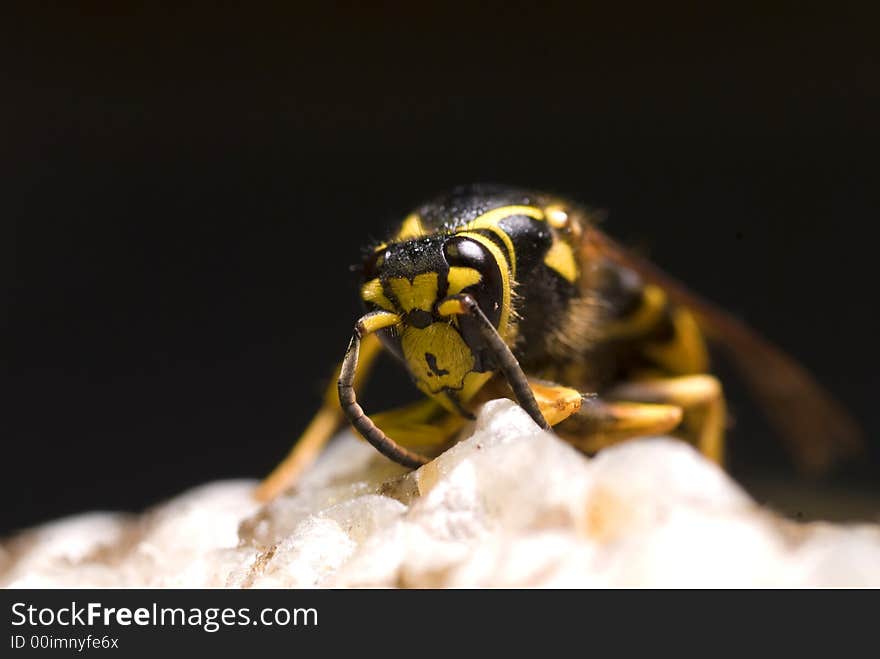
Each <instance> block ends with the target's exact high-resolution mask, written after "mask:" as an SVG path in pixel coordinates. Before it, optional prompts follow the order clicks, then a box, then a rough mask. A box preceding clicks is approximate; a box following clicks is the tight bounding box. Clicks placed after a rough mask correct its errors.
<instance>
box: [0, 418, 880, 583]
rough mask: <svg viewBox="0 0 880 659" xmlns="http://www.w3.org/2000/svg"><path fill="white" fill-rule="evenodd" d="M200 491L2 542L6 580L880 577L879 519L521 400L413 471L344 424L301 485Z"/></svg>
mask: <svg viewBox="0 0 880 659" xmlns="http://www.w3.org/2000/svg"><path fill="white" fill-rule="evenodd" d="M254 485H255V482H253V481H230V482H219V483H213V484H209V485H205V486H202V487H199V488H196V489H194V490H191V491H189V492H186V493H184V494H182V495H180V496H179V497H177V498H175V499H172V500H171V501H168V502H166V503H164V504H162V505H160V506H157V507H155V508H153V509H152V510H149V511H147V512H146V513H144V514H143V515H140V516H134V515H121V514H107V513H90V514H86V515H80V516H76V517H72V518H68V519H63V520H60V521H57V522H52V523H49V524H45V525H43V526H40V527H37V528H34V529H31V530H28V531H24V532H22V533H20V534H19V535H17V536H15V537H12V538H11V539H9V540H7V541H6V542H4V543H3V545H2V546H0V585H2V586H5V587H65V586H74V587H80V586H83V587H84V586H122V587H124V586H147V587H166V586H180V587H205V586H207V587H211V586H214V587H288V586H289V587H373V586H378V587H385V586H413V587H434V586H451V587H463V586H500V587H507V586H553V587H556V586H558V587H607V586H671V587H678V586H683V587H692V586H697V587H700V586H733V587H742V586H880V525H878V524H860V525H832V524H828V523H811V524H800V523H796V522H793V521H789V520H786V519H783V518H781V517H779V516H777V515H775V514H774V513H772V512H770V511H768V510H765V509H762V508H761V507H759V506H758V505H757V504H755V503H754V502H753V501H752V500H751V499H750V498H749V496H748V495H747V494H746V493H745V492H744V491H743V490H742V489H741V488H740V487H739V486H738V485H737V484H736V483H734V482H733V481H732V480H731V479H730V478H729V477H728V476H727V475H725V474H724V472H723V471H721V470H720V469H718V468H717V467H716V466H714V465H713V464H711V463H709V462H707V461H705V460H703V459H702V458H701V457H700V456H699V455H698V454H697V453H696V452H695V451H694V450H692V449H691V448H690V447H688V446H686V445H684V444H682V443H679V442H676V441H674V440H669V439H652V440H643V441H635V442H630V443H626V444H622V445H619V446H617V447H613V448H610V449H606V450H605V451H603V452H602V453H600V455H599V456H597V457H596V458H594V459H588V458H586V457H584V456H583V455H581V454H580V453H578V452H577V451H575V450H573V449H571V448H570V447H569V446H567V445H566V444H564V443H562V442H561V441H560V440H558V439H556V438H555V437H553V436H552V435H549V434H547V433H544V432H542V431H541V430H539V429H538V428H537V427H536V426H535V425H534V424H533V423H532V421H531V420H530V419H529V418H528V417H527V416H526V414H525V413H524V412H522V410H520V409H519V408H518V407H517V406H515V405H514V404H512V403H510V402H509V401H493V402H491V403H489V404H487V405H486V406H485V408H484V409H483V412H482V413H481V415H480V417H479V419H478V421H477V423H476V428H475V430H474V432H473V435H472V436H471V437H470V438H469V439H467V440H466V441H464V442H462V443H460V444H458V445H457V446H455V447H454V448H453V449H451V450H449V451H448V452H446V453H445V454H443V455H442V456H441V457H440V458H438V459H437V460H435V461H434V462H432V463H430V464H429V465H426V466H425V467H423V468H421V469H420V470H418V471H416V472H413V473H411V474H406V473H405V472H404V471H403V470H402V469H400V468H398V467H397V466H396V465H393V464H391V463H389V462H388V461H387V460H384V459H383V458H381V457H380V456H378V455H377V454H376V453H375V451H374V450H373V449H372V448H371V447H370V446H368V445H366V444H365V443H363V442H360V441H358V440H356V439H355V438H354V437H353V436H351V435H350V434H344V435H343V436H341V437H339V438H337V439H336V440H335V442H334V444H333V445H331V447H330V448H329V449H328V450H327V451H326V452H325V454H324V456H323V457H322V459H321V460H320V462H319V463H318V464H317V465H316V466H315V467H314V468H313V469H312V470H311V471H310V472H309V473H308V474H307V475H306V477H305V478H304V479H303V480H302V481H301V482H300V484H299V485H298V487H297V488H296V489H295V491H292V492H290V493H288V494H287V495H286V496H283V497H281V498H279V499H278V500H276V501H275V502H273V503H271V504H269V505H268V506H265V507H262V506H260V505H259V504H257V503H256V502H254V501H253V500H252V498H251V493H252V491H253V488H254Z"/></svg>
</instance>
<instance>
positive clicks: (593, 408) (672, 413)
mask: <svg viewBox="0 0 880 659" xmlns="http://www.w3.org/2000/svg"><path fill="white" fill-rule="evenodd" d="M529 386H530V387H531V389H532V392H533V393H534V395H535V400H536V401H537V403H538V406H539V407H540V408H541V413H542V414H543V415H544V418H545V419H547V422H548V423H549V424H550V425H551V426H554V430H555V431H556V432H557V434H559V436H560V437H562V438H563V439H565V440H566V441H569V442H570V443H572V444H574V445H575V446H577V447H578V448H580V449H581V450H583V451H586V452H588V453H594V452H596V451H598V450H599V449H600V448H603V447H605V446H609V445H611V444H616V443H618V442H622V441H624V440H627V439H632V438H633V437H640V436H645V435H652V434H661V433H665V432H669V431H670V430H672V429H673V428H675V427H676V426H677V425H678V424H679V423H681V418H682V411H681V408H680V407H678V406H677V405H652V404H645V403H624V402H609V401H605V400H601V399H598V398H591V397H589V396H587V397H585V396H584V395H583V394H581V393H580V392H579V391H577V390H576V389H572V388H570V387H564V386H561V385H555V384H551V383H547V382H542V381H539V380H536V379H534V378H529Z"/></svg>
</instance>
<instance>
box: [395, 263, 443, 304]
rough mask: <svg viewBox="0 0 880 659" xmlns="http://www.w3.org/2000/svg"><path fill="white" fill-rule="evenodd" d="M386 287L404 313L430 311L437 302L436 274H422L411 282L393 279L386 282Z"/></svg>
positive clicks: (398, 278)
mask: <svg viewBox="0 0 880 659" xmlns="http://www.w3.org/2000/svg"><path fill="white" fill-rule="evenodd" d="M388 285H389V286H391V290H392V291H393V292H394V295H395V297H396V298H397V301H398V302H399V303H400V308H401V309H403V310H404V311H412V310H413V309H421V310H422V311H431V309H432V308H433V306H434V302H436V301H437V273H436V272H424V273H422V274H420V275H416V276H415V278H413V280H412V281H410V280H409V279H407V278H405V277H394V278H393V279H390V280H389V281H388Z"/></svg>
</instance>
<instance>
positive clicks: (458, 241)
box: [443, 236, 507, 327]
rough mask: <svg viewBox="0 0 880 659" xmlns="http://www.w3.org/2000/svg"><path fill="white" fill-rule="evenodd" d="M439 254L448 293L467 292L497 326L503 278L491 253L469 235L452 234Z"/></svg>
mask: <svg viewBox="0 0 880 659" xmlns="http://www.w3.org/2000/svg"><path fill="white" fill-rule="evenodd" d="M443 254H444V256H445V257H446V262H447V263H448V264H449V275H448V279H449V291H448V294H449V295H454V294H457V293H461V292H462V291H465V292H467V293H468V294H469V295H471V296H472V297H473V298H474V299H475V300H476V301H477V303H478V304H479V305H480V309H482V310H483V313H484V314H486V317H487V318H488V319H489V320H490V321H491V322H492V324H493V325H494V326H495V327H497V326H498V323H499V322H500V320H501V304H502V300H503V297H504V281H503V279H502V277H501V268H502V267H504V268H506V267H507V264H500V263H498V262H497V261H496V258H495V256H493V255H492V253H491V252H490V251H489V250H488V249H487V248H486V247H485V246H484V245H482V244H480V243H479V242H477V241H476V240H474V239H472V238H468V237H465V236H456V237H453V238H450V239H449V240H447V241H446V244H445V245H444V247H443Z"/></svg>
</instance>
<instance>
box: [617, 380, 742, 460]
mask: <svg viewBox="0 0 880 659" xmlns="http://www.w3.org/2000/svg"><path fill="white" fill-rule="evenodd" d="M607 396H608V397H609V398H614V399H620V400H633V401H644V402H650V403H671V404H674V405H678V406H680V407H681V408H682V409H683V410H684V414H685V418H684V423H685V427H686V428H688V429H691V430H692V433H693V434H694V443H695V444H696V446H697V448H698V449H699V450H700V452H701V453H703V455H705V456H706V457H707V458H709V459H710V460H713V461H715V462H717V463H718V464H723V462H724V425H725V422H726V421H725V419H726V410H725V403H724V393H723V391H722V389H721V383H720V382H719V381H718V379H717V378H715V377H713V376H711V375H705V374H701V375H684V376H680V377H673V378H650V379H645V380H636V381H633V382H625V383H623V384H620V385H618V386H616V387H614V389H612V390H611V391H610V392H608V394H607Z"/></svg>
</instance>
